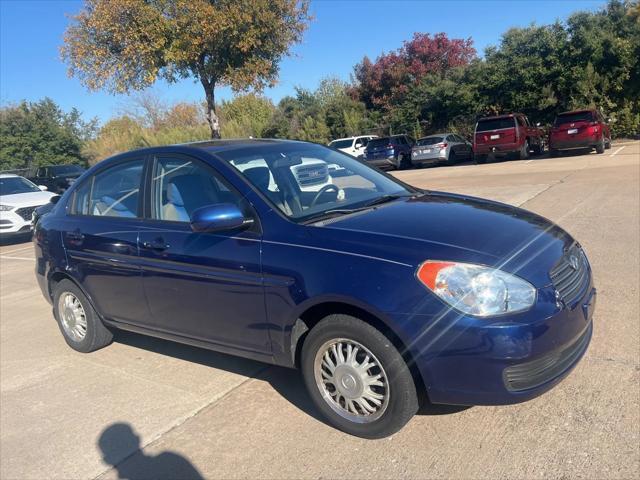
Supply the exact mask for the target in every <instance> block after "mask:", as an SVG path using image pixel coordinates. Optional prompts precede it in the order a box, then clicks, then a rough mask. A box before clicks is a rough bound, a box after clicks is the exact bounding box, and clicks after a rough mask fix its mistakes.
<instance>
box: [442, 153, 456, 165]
mask: <svg viewBox="0 0 640 480" xmlns="http://www.w3.org/2000/svg"><path fill="white" fill-rule="evenodd" d="M457 161H458V158H457V157H456V152H454V151H453V150H451V151H450V152H449V156H448V157H447V161H446V162H445V164H446V165H449V166H451V165H455V164H456V163H457Z"/></svg>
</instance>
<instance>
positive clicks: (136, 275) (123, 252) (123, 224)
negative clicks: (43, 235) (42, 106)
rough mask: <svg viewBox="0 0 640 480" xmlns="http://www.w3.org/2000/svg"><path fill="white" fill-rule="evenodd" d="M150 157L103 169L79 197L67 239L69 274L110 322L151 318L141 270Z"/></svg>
mask: <svg viewBox="0 0 640 480" xmlns="http://www.w3.org/2000/svg"><path fill="white" fill-rule="evenodd" d="M144 164H145V161H144V158H140V157H137V158H130V159H127V160H124V161H121V162H118V163H117V164H113V165H110V166H108V167H106V168H104V169H101V170H99V171H98V172H96V173H95V174H94V175H92V176H90V177H89V178H86V179H84V180H83V182H82V184H81V185H79V186H78V187H77V188H76V189H75V190H74V193H73V197H72V199H71V202H70V206H69V210H68V215H66V216H65V218H64V220H63V228H62V237H63V243H64V246H65V250H66V254H67V261H68V270H69V272H70V273H71V274H72V275H73V276H74V277H75V278H76V280H78V282H79V283H80V285H81V286H82V288H83V289H84V290H85V292H86V293H87V294H88V295H89V297H90V298H91V299H92V301H93V302H94V304H95V306H96V308H97V310H98V312H99V313H100V314H101V315H102V316H103V317H105V318H106V319H108V320H115V321H119V322H125V323H139V322H143V321H145V319H147V317H148V308H147V304H146V298H145V295H144V290H143V288H142V272H141V269H140V266H139V265H138V232H139V230H140V227H141V225H142V224H143V223H144V221H143V219H142V215H141V199H142V195H141V193H140V192H141V187H142V179H143V171H144Z"/></svg>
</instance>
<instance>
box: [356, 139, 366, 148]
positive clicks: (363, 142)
mask: <svg viewBox="0 0 640 480" xmlns="http://www.w3.org/2000/svg"><path fill="white" fill-rule="evenodd" d="M364 145H366V143H365V141H364V138H358V139H356V144H355V148H360V147H362V146H364Z"/></svg>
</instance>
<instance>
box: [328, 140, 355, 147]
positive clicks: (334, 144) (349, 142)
mask: <svg viewBox="0 0 640 480" xmlns="http://www.w3.org/2000/svg"><path fill="white" fill-rule="evenodd" d="M352 144H353V139H352V138H349V139H347V140H334V141H333V142H331V143H330V144H329V146H330V147H331V148H349V147H350V146H351V145H352Z"/></svg>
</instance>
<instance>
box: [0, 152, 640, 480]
mask: <svg viewBox="0 0 640 480" xmlns="http://www.w3.org/2000/svg"><path fill="white" fill-rule="evenodd" d="M619 148H620V147H619V146H616V145H614V146H613V148H612V149H611V150H607V151H606V153H605V154H604V155H596V154H590V155H572V156H569V157H562V158H553V159H552V158H540V159H535V158H534V159H532V160H526V161H517V162H500V163H491V164H487V165H479V166H475V165H462V166H455V167H439V168H428V169H421V170H410V171H403V172H398V173H397V175H398V177H400V178H402V179H403V180H404V181H406V182H409V183H412V184H414V185H417V186H420V187H426V188H430V189H436V190H446V191H454V192H459V193H464V194H469V195H474V196H481V197H488V198H492V199H495V200H500V201H504V202H507V203H511V204H514V205H519V206H522V207H523V208H527V209H530V210H533V211H535V212H537V213H540V214H542V215H544V216H546V217H548V218H550V219H552V220H554V221H556V222H557V223H559V224H560V225H562V226H563V227H564V228H566V229H567V230H568V231H569V232H570V233H572V234H573V235H574V236H575V237H576V238H577V239H579V240H580V242H581V243H582V244H583V246H584V248H585V249H586V251H587V254H588V256H589V258H590V260H591V262H592V265H593V268H594V272H595V279H596V285H597V287H598V293H599V295H598V306H597V309H596V313H595V318H594V322H595V330H594V337H593V341H592V343H591V346H590V348H589V350H588V352H587V354H586V356H585V357H584V359H583V360H582V362H581V363H580V364H579V365H578V367H577V368H576V369H575V370H574V372H573V373H572V374H571V375H570V376H569V377H568V378H567V379H566V380H565V381H563V382H562V383H561V384H560V385H559V386H558V387H556V388H555V389H553V390H552V391H550V392H549V393H547V394H545V395H543V396H542V397H539V398H537V399H535V400H532V401H530V402H527V403H524V404H520V405H513V406H506V407H471V408H461V407H444V406H440V407H436V406H432V407H427V408H425V409H424V410H423V411H422V412H421V413H420V414H419V415H418V416H416V417H415V418H414V419H413V420H412V421H411V422H410V423H409V424H408V425H407V426H406V427H405V428H404V429H403V430H402V431H401V432H399V433H397V434H396V435H394V436H393V437H391V438H387V439H383V440H376V441H367V440H361V439H358V438H354V437H351V436H348V435H345V434H343V433H340V432H338V431H336V430H334V429H332V428H330V427H329V426H327V425H325V424H324V423H323V422H322V421H321V420H320V419H319V418H318V416H317V413H316V412H315V410H314V409H313V407H312V406H311V404H310V400H309V398H308V397H307V395H306V393H305V391H304V389H303V386H302V383H301V381H300V378H299V375H298V373H297V372H295V371H291V370H286V369H282V368H276V367H269V366H265V365H262V364H259V363H256V362H251V361H246V360H241V359H236V358H233V357H229V356H225V355H221V354H216V353H212V352H207V351H203V350H199V349H196V348H192V347H186V346H182V345H177V344H172V343H170V342H165V341H160V340H155V339H148V338H143V337H139V336H136V335H132V334H126V335H125V334H121V335H118V336H117V341H116V342H115V343H114V344H113V345H111V346H109V347H108V348H106V349H103V350H101V351H98V352H95V353H92V354H89V355H82V354H79V353H75V352H73V351H72V350H70V349H69V348H68V347H66V345H65V344H64V341H63V340H62V337H61V335H60V334H59V332H58V330H57V326H56V324H55V322H54V321H53V319H52V316H51V311H50V306H49V305H48V304H47V303H46V302H45V301H44V300H43V299H42V297H41V294H40V292H39V290H38V287H37V285H36V283H35V279H34V276H33V272H32V271H33V267H34V265H33V254H32V251H31V248H30V245H29V244H14V245H4V246H2V247H0V407H1V408H0V417H1V418H0V477H1V478H3V479H4V478H7V479H8V478H44V477H46V478H93V477H100V478H117V477H118V475H120V476H122V477H127V478H128V477H133V478H135V477H137V476H140V474H143V476H145V477H148V478H153V477H161V476H165V477H182V478H185V477H196V478H197V477H198V476H202V477H218V478H318V477H338V476H341V477H342V476H348V477H351V478H363V477H373V478H381V477H386V478H389V477H394V478H395V477H408V478H424V477H446V478H472V477H473V478H475V477H489V478H532V477H554V478H565V477H566V478H572V477H577V478H585V477H586V478H638V476H639V475H640V447H639V445H640V438H639V430H640V321H639V320H640V310H639V303H640V302H639V300H640V292H639V286H638V283H639V280H640V239H639V234H640V143H638V142H635V143H630V144H626V145H624V148H623V149H622V150H619ZM461 228H464V226H461ZM496 234H497V235H499V234H500V232H496ZM139 447H140V448H139ZM113 465H115V468H113Z"/></svg>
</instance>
